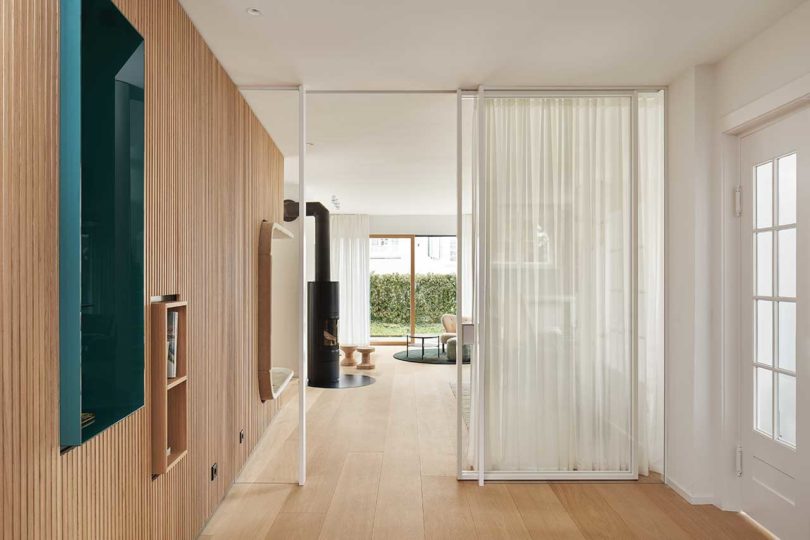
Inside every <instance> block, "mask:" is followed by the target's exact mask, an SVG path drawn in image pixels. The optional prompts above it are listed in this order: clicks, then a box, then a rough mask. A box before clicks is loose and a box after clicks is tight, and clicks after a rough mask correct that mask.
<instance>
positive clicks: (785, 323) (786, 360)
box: [779, 302, 796, 371]
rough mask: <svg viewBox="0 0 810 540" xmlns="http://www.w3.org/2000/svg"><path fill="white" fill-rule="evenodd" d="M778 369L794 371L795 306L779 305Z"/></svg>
mask: <svg viewBox="0 0 810 540" xmlns="http://www.w3.org/2000/svg"><path fill="white" fill-rule="evenodd" d="M779 367H780V368H782V369H787V370H790V371H794V370H795V369H796V304H795V303H793V302H780V303H779Z"/></svg>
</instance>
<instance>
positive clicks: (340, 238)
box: [329, 214, 370, 345]
mask: <svg viewBox="0 0 810 540" xmlns="http://www.w3.org/2000/svg"><path fill="white" fill-rule="evenodd" d="M329 225H330V228H331V231H330V232H331V248H330V249H331V257H332V280H333V281H337V282H338V283H340V288H339V291H340V292H339V294H340V312H339V316H340V320H339V323H338V336H339V339H340V342H341V343H351V344H354V345H366V344H368V342H369V332H370V328H369V325H370V316H369V309H370V307H369V226H368V216H366V215H346V214H332V215H331V216H330V218H329Z"/></svg>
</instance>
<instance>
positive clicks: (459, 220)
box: [456, 89, 467, 480]
mask: <svg viewBox="0 0 810 540" xmlns="http://www.w3.org/2000/svg"><path fill="white" fill-rule="evenodd" d="M461 99H462V96H461V90H460V89H459V90H456V388H457V389H458V390H457V391H456V475H457V478H458V479H459V480H461V470H462V467H461V456H462V452H461V444H462V436H461V435H462V432H461V422H462V421H463V416H462V413H461V408H462V405H463V401H462V393H463V392H462V391H461V388H462V384H463V377H462V371H461V369H462V366H463V365H464V361H463V360H464V336H463V331H464V326H463V322H464V320H463V319H462V318H461V313H462V299H463V297H464V293H463V290H464V287H466V286H467V284H466V283H464V278H463V277H462V276H463V273H464V271H463V269H464V262H463V260H464V251H463V250H464V248H463V245H464V190H463V187H462V186H463V178H462V168H461V165H462V156H461V151H462V132H461Z"/></svg>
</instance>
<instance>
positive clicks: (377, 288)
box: [369, 234, 416, 345]
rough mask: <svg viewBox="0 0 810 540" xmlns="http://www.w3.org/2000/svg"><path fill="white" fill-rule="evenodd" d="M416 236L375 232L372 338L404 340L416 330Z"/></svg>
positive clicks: (391, 341) (371, 241) (371, 259)
mask: <svg viewBox="0 0 810 540" xmlns="http://www.w3.org/2000/svg"><path fill="white" fill-rule="evenodd" d="M414 249H415V243H414V236H413V235H376V234H375V235H371V237H370V239H369V274H370V281H371V283H370V286H369V291H370V293H369V299H370V302H371V307H370V315H371V341H372V342H373V343H376V344H380V345H382V344H389V345H395V344H404V343H405V336H407V335H409V334H413V333H414V321H415V317H414V312H415V309H416V306H415V301H414V289H415V283H414V280H415V272H414Z"/></svg>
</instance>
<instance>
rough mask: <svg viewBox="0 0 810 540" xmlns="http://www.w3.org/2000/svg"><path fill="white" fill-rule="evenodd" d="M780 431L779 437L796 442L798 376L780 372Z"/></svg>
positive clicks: (791, 442) (793, 443) (784, 440)
mask: <svg viewBox="0 0 810 540" xmlns="http://www.w3.org/2000/svg"><path fill="white" fill-rule="evenodd" d="M778 421H779V431H778V433H777V438H778V439H779V440H780V441H783V442H786V443H788V444H791V445H794V446H795V444H796V377H792V376H790V375H785V374H784V373H780V374H779V418H778Z"/></svg>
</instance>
